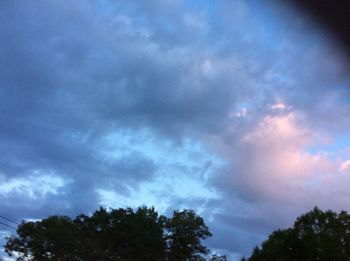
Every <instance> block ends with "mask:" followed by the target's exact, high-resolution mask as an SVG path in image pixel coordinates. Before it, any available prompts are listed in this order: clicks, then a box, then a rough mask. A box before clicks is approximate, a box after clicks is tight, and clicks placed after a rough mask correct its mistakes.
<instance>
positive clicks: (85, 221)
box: [5, 207, 211, 261]
mask: <svg viewBox="0 0 350 261" xmlns="http://www.w3.org/2000/svg"><path fill="white" fill-rule="evenodd" d="M208 236H211V234H210V232H209V230H208V227H207V226H206V225H205V224H204V221H203V219H202V218H201V217H199V216H197V215H196V214H195V212H194V211H192V210H184V211H181V212H179V211H175V212H174V215H173V217H171V218H166V217H165V216H159V215H158V213H157V212H156V211H155V210H154V208H147V207H140V208H138V209H137V210H136V211H134V210H133V209H131V208H126V209H123V208H120V209H111V210H110V211H107V210H106V209H104V208H100V209H99V210H97V211H95V212H94V213H93V215H91V216H86V215H79V216H77V217H75V218H74V219H71V218H69V217H67V216H50V217H48V218H46V219H43V220H41V221H37V222H22V223H21V224H20V225H19V226H18V228H17V236H11V237H9V238H7V243H6V245H5V250H6V252H7V253H8V254H9V255H10V256H11V255H12V254H14V253H16V254H17V255H18V258H17V260H19V261H21V260H38V261H42V260H54V261H56V260H57V261H60V260H72V261H74V260H77V261H82V260H84V261H85V260H87V261H89V260H125V261H126V260H130V261H131V260H132V261H138V260H142V261H157V260H159V261H160V260H162V261H164V260H176V261H181V260H200V258H202V257H204V255H205V254H207V252H208V250H207V248H206V247H205V246H203V245H202V243H201V240H202V239H205V238H207V237H208Z"/></svg>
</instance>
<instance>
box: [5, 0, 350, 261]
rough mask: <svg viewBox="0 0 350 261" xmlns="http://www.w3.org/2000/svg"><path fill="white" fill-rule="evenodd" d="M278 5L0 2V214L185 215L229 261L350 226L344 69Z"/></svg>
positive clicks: (296, 16) (247, 0)
mask: <svg viewBox="0 0 350 261" xmlns="http://www.w3.org/2000/svg"><path fill="white" fill-rule="evenodd" d="M281 2H282V1H278V3H277V1H276V2H274V1H254V0H235V1H210V0H207V1H198V0H189V1H187V0H186V1H181V0H150V1H136V0H135V1H102V0H101V1H84V0H81V1H80V0H79V1H1V3H0V38H1V40H0V76H1V77H0V153H1V157H0V206H1V211H0V213H1V215H3V216H6V217H9V218H12V219H14V220H17V221H20V220H22V219H37V218H43V217H46V216H47V215H50V214H66V215H76V214H79V213H82V212H84V213H91V212H92V211H93V210H95V209H96V208H98V207H99V206H100V205H103V206H106V207H126V206H131V207H137V206H140V205H143V204H145V205H147V206H152V205H154V206H155V207H156V208H157V209H158V211H159V212H160V213H163V214H170V213H171V212H172V211H173V210H174V209H183V208H191V209H194V210H196V211H197V213H198V214H199V215H201V216H203V217H204V218H205V220H206V223H207V224H208V225H209V227H210V230H211V231H212V232H213V234H214V236H213V238H211V239H210V240H208V241H207V245H208V246H209V247H210V248H211V249H217V250H218V251H219V252H220V253H227V254H228V255H229V256H230V258H231V260H236V258H238V257H241V256H242V255H243V254H245V255H248V254H250V252H251V250H252V248H253V247H254V246H255V245H256V244H259V243H260V242H261V241H262V240H263V239H265V238H266V237H267V235H268V234H269V233H271V232H272V231H273V230H275V229H277V228H284V227H287V226H290V225H291V224H292V222H293V221H294V219H295V218H296V217H297V216H298V215H300V214H301V213H303V212H305V211H307V210H310V209H311V208H312V207H313V206H315V205H317V206H319V207H320V208H322V209H328V208H331V209H333V210H337V211H338V210H340V209H345V210H348V211H349V210H350V208H349V204H348V202H349V199H350V190H349V189H348V188H349V184H350V134H349V133H350V132H349V131H350V121H349V120H348V119H349V117H350V102H349V101H350V100H349V96H350V93H349V90H350V89H349V84H350V76H349V75H350V74H349V63H348V61H347V60H345V58H344V53H343V50H342V49H341V48H340V47H339V46H338V45H337V43H336V42H334V41H333V40H332V38H331V37H329V36H328V35H326V34H325V33H324V32H323V31H322V28H319V27H317V24H315V23H314V22H313V21H310V20H309V19H308V16H307V15H306V14H305V13H302V12H300V11H298V10H295V9H293V8H291V7H290V6H287V5H282V4H281ZM0 229H1V230H2V231H1V235H5V234H9V233H10V234H11V233H14V230H11V229H10V228H7V227H5V226H1V227H0Z"/></svg>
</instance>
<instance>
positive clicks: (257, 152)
mask: <svg viewBox="0 0 350 261" xmlns="http://www.w3.org/2000/svg"><path fill="white" fill-rule="evenodd" d="M299 118H300V117H299V115H298V114H297V113H296V112H293V111H290V112H286V113H284V114H279V115H273V114H270V115H267V116H265V117H264V118H263V119H262V120H261V121H260V122H258V123H257V124H256V125H255V126H254V127H253V128H252V129H251V130H250V131H248V132H247V133H245V134H243V135H242V136H241V137H240V140H239V142H238V143H237V144H236V145H234V146H233V147H232V148H231V153H230V152H228V151H229V150H226V152H225V156H226V157H227V159H228V162H231V163H230V169H229V170H227V171H225V172H224V174H219V175H218V176H219V179H220V181H218V182H217V183H218V184H219V185H220V186H222V187H223V188H224V190H225V191H227V192H229V193H230V194H232V193H234V194H237V195H238V196H239V197H241V198H242V199H244V200H248V201H251V202H259V201H260V202H262V201H265V202H271V203H272V202H274V203H278V202H280V203H283V204H287V205H288V204H292V205H298V204H301V205H303V204H304V203H305V202H308V204H310V205H317V204H319V203H320V199H321V198H322V197H323V194H324V192H325V191H329V186H336V185H335V184H336V183H338V182H340V183H341V181H338V180H340V179H343V178H344V175H340V174H341V173H340V171H339V170H340V169H342V170H343V172H344V169H345V168H344V166H345V165H344V163H342V162H339V161H337V160H333V159H332V158H331V157H330V155H329V154H327V153H325V152H322V151H320V152H316V153H314V152H313V153H311V152H308V150H307V148H308V147H310V146H314V145H315V144H316V143H317V142H318V140H319V139H320V135H319V134H318V133H316V132H315V131H313V130H310V129H307V128H306V127H304V126H302V124H301V121H299ZM341 164H343V165H341ZM330 179H331V182H330ZM349 197H350V193H349Z"/></svg>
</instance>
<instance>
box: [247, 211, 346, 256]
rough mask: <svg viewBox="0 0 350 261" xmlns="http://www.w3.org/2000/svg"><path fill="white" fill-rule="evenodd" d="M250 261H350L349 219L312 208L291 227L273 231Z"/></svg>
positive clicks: (341, 213) (343, 214)
mask: <svg viewBox="0 0 350 261" xmlns="http://www.w3.org/2000/svg"><path fill="white" fill-rule="evenodd" d="M249 260H251V261H265V260H271V261H274V260H276V261H277V260H285V261H288V260H305V261H308V260H321V261H322V260H325V261H326V260H334V261H342V260H350V216H349V214H348V213H347V212H345V211H342V212H340V213H339V214H337V213H335V212H332V211H330V210H329V211H326V212H323V211H321V210H320V209H318V208H317V207H315V208H314V209H313V210H312V211H310V212H308V213H306V214H304V215H302V216H300V217H299V218H298V219H297V220H296V222H295V223H294V226H293V228H289V229H286V230H277V231H275V232H273V233H272V234H271V235H270V236H269V238H268V240H266V241H265V242H263V244H262V247H261V248H258V247H256V248H254V250H253V254H252V256H251V257H250V259H249Z"/></svg>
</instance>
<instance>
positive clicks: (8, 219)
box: [0, 216, 19, 225]
mask: <svg viewBox="0 0 350 261" xmlns="http://www.w3.org/2000/svg"><path fill="white" fill-rule="evenodd" d="M0 218H2V219H6V220H7V221H10V222H12V223H15V224H16V225H19V223H18V222H16V221H14V220H13V219H11V218H7V217H4V216H0Z"/></svg>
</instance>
